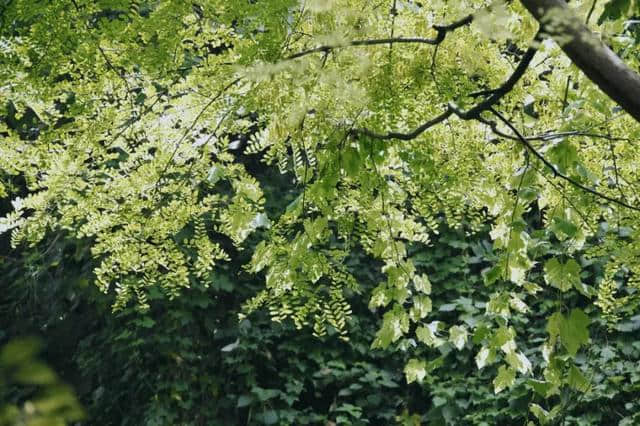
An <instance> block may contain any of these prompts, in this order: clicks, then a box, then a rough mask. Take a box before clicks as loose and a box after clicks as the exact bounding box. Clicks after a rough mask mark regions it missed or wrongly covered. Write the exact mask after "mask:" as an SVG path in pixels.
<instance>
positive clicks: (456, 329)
mask: <svg viewBox="0 0 640 426" xmlns="http://www.w3.org/2000/svg"><path fill="white" fill-rule="evenodd" d="M468 336H469V333H468V332H467V328H466V327H465V326H460V325H454V326H453V327H451V328H450V329H449V341H450V342H451V343H452V344H453V346H455V347H456V348H458V350H461V349H462V348H464V345H465V343H467V338H468Z"/></svg>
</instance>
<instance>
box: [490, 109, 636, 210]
mask: <svg viewBox="0 0 640 426" xmlns="http://www.w3.org/2000/svg"><path fill="white" fill-rule="evenodd" d="M489 110H490V111H491V112H492V113H493V114H494V115H495V116H496V117H498V118H499V119H500V121H502V122H503V123H504V124H505V125H506V126H507V127H509V129H511V131H512V132H513V133H514V134H515V135H516V136H517V137H518V140H519V141H520V142H521V143H522V144H523V145H524V146H525V147H526V148H527V149H528V150H529V151H531V153H532V154H533V155H534V156H536V157H537V158H538V159H539V160H540V161H542V163H544V165H545V166H547V167H548V168H549V169H550V170H551V171H552V172H553V175H554V176H556V177H559V178H561V179H564V180H566V181H567V182H569V183H570V184H571V185H573V186H575V187H576V188H579V189H581V190H583V191H586V192H588V193H589V194H591V195H594V196H596V197H598V198H601V199H603V200H607V201H609V202H612V203H614V204H617V205H619V206H622V207H625V208H627V209H630V210H634V211H640V207H636V206H632V205H631V204H628V203H626V202H624V201H622V200H619V199H617V198H613V197H610V196H608V195H606V194H603V193H601V192H598V191H596V190H595V189H591V188H589V187H588V186H585V185H583V184H581V183H580V182H578V181H576V180H574V179H572V178H570V177H569V176H567V175H565V174H563V173H562V172H560V171H559V170H558V168H557V167H556V166H554V165H553V164H552V163H551V162H550V161H549V160H547V159H546V158H545V157H544V156H543V155H542V154H541V153H540V152H538V150H536V149H535V147H534V146H533V145H531V143H529V141H528V140H527V139H526V138H525V137H524V136H522V134H521V133H520V132H519V131H518V129H516V128H515V126H514V125H513V124H511V122H510V121H509V120H507V119H506V118H505V117H504V116H503V115H502V114H500V113H499V112H498V111H496V110H495V109H493V108H490V109H489Z"/></svg>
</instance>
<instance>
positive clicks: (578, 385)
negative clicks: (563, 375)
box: [567, 365, 590, 392]
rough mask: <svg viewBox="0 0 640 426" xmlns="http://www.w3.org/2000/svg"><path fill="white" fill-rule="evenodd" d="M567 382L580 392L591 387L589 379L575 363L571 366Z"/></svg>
mask: <svg viewBox="0 0 640 426" xmlns="http://www.w3.org/2000/svg"><path fill="white" fill-rule="evenodd" d="M567 383H568V384H569V386H571V387H572V388H574V389H575V390H577V391H580V392H586V391H587V390H589V387H590V383H589V380H587V378H586V377H585V376H584V375H583V374H582V371H580V369H579V368H577V367H576V366H575V365H572V366H571V367H570V368H569V376H568V377H567Z"/></svg>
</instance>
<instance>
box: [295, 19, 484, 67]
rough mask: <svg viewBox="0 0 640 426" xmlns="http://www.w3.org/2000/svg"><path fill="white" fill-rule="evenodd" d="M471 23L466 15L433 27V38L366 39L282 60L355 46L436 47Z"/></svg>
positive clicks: (321, 48) (305, 52) (319, 47)
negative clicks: (451, 34)
mask: <svg viewBox="0 0 640 426" xmlns="http://www.w3.org/2000/svg"><path fill="white" fill-rule="evenodd" d="M472 21H473V15H468V16H466V17H464V18H462V19H460V20H459V21H455V22H453V23H451V24H448V25H434V26H433V29H434V30H436V31H437V32H438V34H437V35H436V37H435V38H423V37H389V38H380V39H367V40H353V41H349V42H347V43H344V44H333V45H323V46H318V47H314V48H312V49H308V50H303V51H301V52H298V53H294V54H292V55H289V56H287V57H285V58H284V60H286V61H288V60H291V59H296V58H300V57H302V56H306V55H311V54H313V53H326V52H330V51H332V50H335V49H339V48H342V47H355V46H375V45H380V44H390V45H393V44H394V43H414V44H429V45H433V46H437V45H438V44H440V43H442V42H443V41H444V39H445V38H446V36H447V33H449V32H452V31H455V30H456V29H458V28H460V27H463V26H465V25H469V24H470V23H471V22H472Z"/></svg>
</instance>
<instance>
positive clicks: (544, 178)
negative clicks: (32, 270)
mask: <svg viewBox="0 0 640 426" xmlns="http://www.w3.org/2000/svg"><path fill="white" fill-rule="evenodd" d="M523 3H531V2H523ZM541 3H545V2H544V1H543V2H541ZM546 3H548V2H546ZM592 5H595V8H594V7H593V6H592ZM639 6H640V3H638V2H637V1H633V2H632V1H618V0H613V1H609V2H607V3H605V4H599V3H597V2H590V1H573V2H571V9H570V13H572V14H573V15H575V16H580V17H585V18H586V19H585V20H586V22H587V24H588V25H589V26H590V28H591V29H592V30H594V31H599V32H600V35H601V37H602V38H603V39H604V40H605V41H606V43H607V44H609V45H610V46H611V47H612V49H613V51H615V53H616V54H617V55H618V56H619V57H620V58H621V59H622V60H624V61H625V63H626V64H628V65H629V66H631V67H632V68H635V69H637V68H638V66H640V56H639V54H638V49H637V46H638V39H639V35H640V29H639V28H638V25H637V22H636V21H634V20H631V19H630V17H631V16H632V15H633V14H634V13H638V12H639V11H638V7H639ZM0 8H1V10H2V13H1V16H2V18H1V19H2V21H1V22H0V25H1V27H0V78H1V79H2V81H4V82H5V83H4V84H3V85H2V86H0V94H1V95H2V98H3V100H4V101H3V104H2V105H0V108H2V110H1V111H0V113H1V114H0V115H2V116H3V117H5V120H4V122H2V123H0V126H1V127H0V133H1V134H2V136H3V139H2V143H1V145H0V195H2V196H3V197H6V198H8V199H10V200H11V203H12V205H13V211H12V212H10V213H9V214H8V215H7V216H6V217H4V218H2V219H0V232H9V231H10V232H11V243H12V245H13V246H16V247H17V246H19V245H21V244H24V245H35V244H38V243H39V242H40V241H42V240H43V239H44V238H45V237H47V236H49V235H51V234H52V233H56V232H64V233H68V234H69V235H70V236H72V238H75V239H78V240H81V239H85V240H88V241H90V246H91V254H92V257H93V258H94V259H95V260H96V262H97V267H96V268H95V271H94V272H95V283H96V284H97V285H98V287H99V288H100V290H102V291H103V292H105V293H108V292H115V294H116V298H115V304H114V305H113V309H114V310H116V311H121V310H123V309H126V308H127V307H130V306H136V307H137V308H138V309H139V310H141V311H143V312H144V311H147V310H149V309H151V308H152V305H153V300H152V299H153V294H154V292H157V291H158V290H160V291H161V292H163V293H164V294H165V295H167V296H168V297H170V298H175V297H179V296H180V295H181V294H183V293H184V292H188V291H191V290H194V289H201V288H206V287H208V286H209V285H216V284H215V283H216V279H218V275H217V270H218V268H220V267H221V265H223V264H224V263H225V262H227V261H229V260H231V259H232V258H236V257H238V256H241V255H243V250H244V249H248V248H251V249H252V250H253V251H252V253H251V257H250V260H249V261H248V262H247V264H246V267H245V270H246V271H248V272H250V273H253V274H257V276H260V277H263V278H264V288H263V289H262V290H261V291H259V292H258V293H257V294H255V295H254V296H253V297H252V298H250V299H249V300H248V301H247V302H246V305H245V314H248V313H250V312H252V311H255V310H257V309H262V308H266V309H267V310H268V311H269V313H270V315H271V317H272V318H273V319H274V320H276V321H285V320H292V321H293V323H294V324H295V326H296V327H298V328H301V327H303V326H305V325H310V326H311V327H312V328H313V331H314V333H315V334H316V335H318V336H323V335H324V334H326V333H327V330H331V331H336V332H337V333H338V334H339V335H340V336H341V337H342V338H343V339H348V338H349V327H348V322H349V318H350V316H351V314H352V312H351V306H350V304H349V303H348V301H347V298H348V296H350V295H353V294H361V293H362V288H363V286H362V283H360V282H359V281H358V279H356V277H355V275H354V271H353V269H352V268H350V266H349V262H348V258H349V256H350V255H351V254H352V253H353V252H355V251H363V252H364V253H366V255H368V256H370V257H371V258H372V259H375V261H376V262H377V264H378V266H379V268H380V272H381V273H382V274H383V276H384V279H382V280H380V281H379V282H378V283H376V285H375V288H374V289H373V290H372V291H371V292H370V294H362V297H366V298H368V299H369V308H370V309H372V310H380V311H381V312H383V319H382V324H381V326H380V328H379V330H378V332H377V334H376V337H375V340H374V342H373V347H374V348H388V347H394V348H400V349H407V348H410V347H413V346H415V345H418V344H420V345H422V344H423V345H426V346H427V347H431V348H434V349H435V348H442V347H443V346H447V345H448V346H451V347H454V348H457V349H458V350H461V349H463V348H465V347H469V346H471V347H473V348H474V351H475V354H476V356H475V361H476V364H477V366H478V368H480V369H482V368H484V367H485V366H487V365H490V364H494V363H497V365H498V370H497V375H496V376H495V379H494V387H495V391H496V392H500V391H501V390H503V389H506V388H509V387H510V386H512V385H513V384H514V383H515V382H516V378H517V377H518V376H527V377H529V376H531V377H533V378H535V383H536V384H537V386H538V388H537V389H538V390H539V393H541V394H544V395H545V396H546V395H553V394H554V393H557V392H558V391H559V389H560V388H561V387H562V386H571V387H573V388H575V389H583V390H586V389H587V388H588V379H587V378H586V377H585V376H584V375H583V373H582V372H581V371H580V369H579V367H577V366H576V364H575V363H574V362H573V360H574V358H575V357H576V356H577V355H578V354H579V352H580V351H581V350H584V349H585V347H587V346H588V344H589V340H590V334H589V325H590V320H589V317H588V316H587V315H585V313H584V310H585V309H586V308H587V307H590V306H591V305H592V304H595V305H596V306H597V307H598V308H599V310H600V311H601V314H602V316H603V318H605V319H606V320H607V321H608V322H609V324H610V325H612V326H613V324H615V323H616V321H619V320H620V319H621V318H624V317H629V316H632V315H633V313H634V312H636V311H637V306H638V304H639V303H640V288H639V287H640V280H639V279H638V276H639V275H638V274H640V263H638V260H637V259H638V258H640V257H639V255H640V253H639V252H640V240H638V237H637V228H638V225H639V222H638V220H639V219H640V217H639V215H638V212H639V211H640V199H639V195H638V189H639V188H638V181H639V176H638V167H637V158H639V157H640V153H639V152H638V146H637V143H636V142H637V140H638V137H639V136H640V126H639V125H638V123H637V122H636V121H635V120H634V119H633V117H632V116H630V115H628V114H626V113H625V112H624V111H623V110H622V109H621V107H620V106H619V105H618V104H616V103H615V102H613V101H611V100H610V99H609V98H608V97H607V95H605V94H604V93H603V92H602V91H601V90H600V88H599V87H598V86H597V85H595V84H593V83H592V82H591V81H590V80H589V79H588V78H587V77H585V75H584V74H583V73H582V72H581V71H580V69H579V68H578V67H576V66H575V65H574V64H572V62H571V61H570V60H569V59H568V58H567V57H566V56H565V55H564V54H563V52H562V50H561V46H562V44H563V43H567V42H568V41H566V40H565V41H562V40H560V45H558V44H556V43H554V42H553V41H551V40H550V39H549V38H547V34H548V33H553V30H552V29H553V26H554V20H553V15H549V16H547V17H545V19H543V20H542V22H543V23H544V25H545V26H544V28H542V29H540V28H539V23H538V22H537V21H536V19H535V18H534V17H532V16H531V15H530V14H529V12H528V11H527V9H526V8H525V7H524V6H523V5H522V4H521V3H520V2H506V3H504V2H500V1H495V2H486V1H479V0H473V1H472V0H469V1H457V2H447V1H432V2H429V3H428V4H422V3H420V2H413V1H402V0H392V1H386V2H368V1H362V0H327V1H321V0H309V1H294V0H258V1H237V2H236V1H234V2H230V1H225V0H207V1H200V2H193V3H192V2H183V1H169V0H161V1H143V0H100V1H93V0H92V1H88V0H87V1H85V0H70V1H55V2H33V1H31V0H13V1H4V2H3V3H2V4H1V5H0ZM470 11H471V12H472V14H471V15H470V14H469V12H470ZM598 17H599V18H598ZM549 28H552V29H551V30H550V29H549ZM556 35H557V34H556ZM557 39H558V37H556V40H557ZM265 165H268V166H272V167H274V168H276V169H277V170H278V171H279V172H280V173H282V174H283V175H284V176H286V178H287V180H288V181H289V182H291V185H294V186H295V189H296V196H295V198H294V199H293V201H291V202H290V203H289V204H288V206H286V208H282V207H281V206H280V204H279V203H277V202H276V201H277V199H278V194H277V193H274V192H273V191H271V192H270V193H269V194H267V195H265V194H266V192H265V191H264V187H263V186H262V185H261V183H260V181H259V180H258V179H257V178H256V174H257V173H258V172H259V171H260V170H262V169H263V168H264V167H265ZM486 223H488V224H490V228H491V229H490V236H491V239H492V240H493V250H495V256H494V257H493V259H492V263H491V264H490V265H487V268H486V269H485V270H484V271H483V274H482V276H483V278H484V283H485V285H487V286H488V288H489V290H487V294H488V295H489V296H488V298H487V299H486V300H483V301H481V302H482V303H483V304H484V305H483V307H484V308H485V309H486V313H487V317H488V318H489V320H488V321H486V322H483V323H476V322H474V321H468V322H464V321H456V322H453V323H452V322H450V321H448V320H447V318H446V317H444V316H439V314H438V313H435V312H432V299H431V293H432V291H434V289H433V288H432V283H431V280H430V278H429V275H428V274H427V273H426V271H425V270H424V268H421V266H420V265H419V264H418V263H417V262H416V261H415V260H414V259H413V258H412V257H411V255H410V254H411V252H412V250H414V249H415V248H416V247H425V246H426V247H428V246H429V245H430V244H431V241H432V240H433V239H434V236H436V235H437V234H438V232H439V230H440V229H441V227H442V226H443V225H446V226H448V227H450V228H453V229H459V230H461V231H463V232H466V233H467V234H469V235H471V234H473V233H475V232H477V231H479V230H480V229H481V228H482V227H483V225H484V224H486ZM595 263H599V264H602V265H604V266H603V271H604V272H603V273H602V275H601V276H600V277H599V278H598V279H597V280H596V279H588V277H589V274H588V273H587V272H586V271H587V269H588V268H589V267H590V266H591V265H593V264H595ZM574 293H575V294H576V295H579V296H580V297H579V298H577V299H571V300H574V301H575V300H578V301H577V302H572V304H571V305H564V304H562V303H560V305H559V308H558V309H557V310H556V311H555V312H554V313H552V314H551V315H550V316H549V318H548V325H547V333H548V338H547V339H546V340H545V342H544V343H543V344H542V345H541V347H540V354H541V359H540V360H539V362H537V363H535V364H534V363H532V361H531V360H530V356H528V355H526V354H525V353H524V352H523V351H522V350H521V349H520V346H521V345H520V344H519V343H518V341H519V340H522V339H526V329H525V328H524V326H523V323H521V322H517V323H516V322H514V321H513V318H514V315H516V313H517V314H518V315H520V314H524V315H525V317H526V315H534V314H535V312H531V306H534V305H535V304H536V303H537V301H539V300H541V299H547V298H551V299H553V300H559V301H560V302H562V301H563V300H565V298H567V299H568V298H569V296H570V295H573V294H574ZM440 311H443V312H446V309H443V307H442V306H441V307H440ZM536 359H538V357H536ZM430 368H432V366H431V363H430V361H429V360H427V359H423V358H413V359H411V360H409V361H408V363H407V364H406V368H405V373H406V377H407V380H408V381H409V382H411V381H422V380H425V378H426V377H427V375H428V374H429V371H430ZM533 378H532V379H531V380H534V379H533ZM532 412H533V414H534V415H535V416H536V417H537V418H538V419H539V420H540V421H541V422H542V423H544V422H545V421H546V420H545V419H546V418H547V417H548V416H551V414H550V413H548V412H545V411H544V410H543V409H542V408H541V407H539V410H538V409H537V408H534V409H532Z"/></svg>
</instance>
